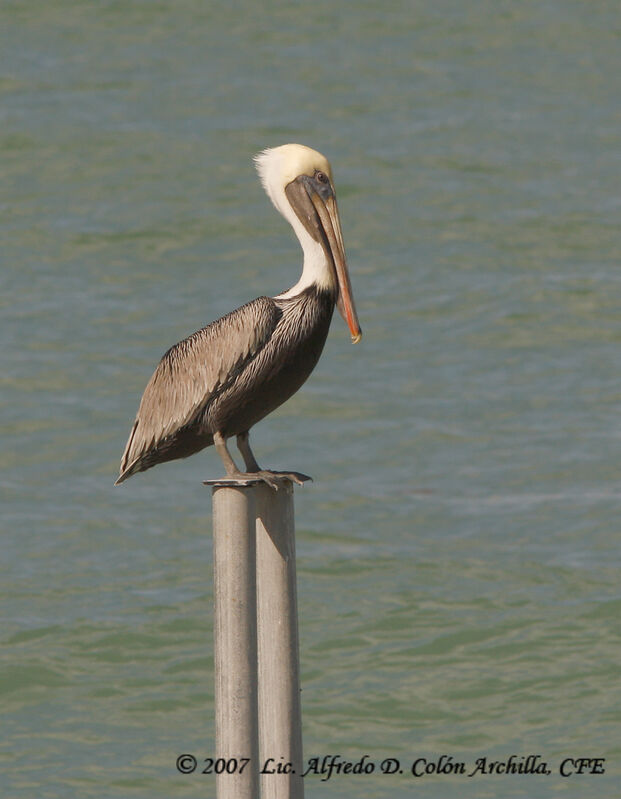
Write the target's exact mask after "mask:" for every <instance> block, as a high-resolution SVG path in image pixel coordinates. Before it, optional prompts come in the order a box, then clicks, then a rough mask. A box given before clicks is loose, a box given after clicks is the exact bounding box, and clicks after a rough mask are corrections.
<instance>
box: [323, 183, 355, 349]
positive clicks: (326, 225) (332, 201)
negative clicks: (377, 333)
mask: <svg viewBox="0 0 621 799" xmlns="http://www.w3.org/2000/svg"><path fill="white" fill-rule="evenodd" d="M310 200H311V202H312V204H313V207H314V208H315V211H316V212H317V216H318V217H319V220H320V222H321V226H322V228H323V231H324V233H325V236H326V239H327V242H328V246H329V247H330V255H331V256H332V261H333V262H334V268H335V270H336V279H337V283H338V288H339V294H338V298H337V301H336V306H337V308H338V309H339V311H340V313H341V316H342V317H343V319H344V320H345V321H346V322H347V326H348V327H349V332H350V333H351V340H352V342H353V343H354V344H357V343H358V342H359V341H360V339H361V338H362V329H361V327H360V322H359V321H358V314H357V312H356V306H355V304H354V295H353V292H352V289H351V282H350V280H349V270H348V268H347V259H346V258H345V244H344V243H343V233H342V232H341V221H340V219H339V211H338V208H337V205H336V198H335V197H334V196H331V197H328V198H327V199H326V200H325V201H324V200H323V199H322V198H321V197H320V196H319V195H318V194H317V193H316V192H312V194H311V195H310Z"/></svg>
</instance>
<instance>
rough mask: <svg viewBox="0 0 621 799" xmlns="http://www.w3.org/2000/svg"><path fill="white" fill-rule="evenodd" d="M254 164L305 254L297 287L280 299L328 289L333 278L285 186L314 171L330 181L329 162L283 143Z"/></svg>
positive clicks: (324, 158) (318, 245) (257, 159)
mask: <svg viewBox="0 0 621 799" xmlns="http://www.w3.org/2000/svg"><path fill="white" fill-rule="evenodd" d="M254 162H255V165H256V168H257V172H258V173H259V177H260V179H261V183H262V185H263V188H264V189H265V192H266V193H267V196H268V197H269V198H270V200H271V201H272V203H273V204H274V207H275V208H276V209H277V210H278V211H279V212H280V213H281V214H282V215H283V216H284V218H285V219H286V220H287V222H289V224H290V225H291V227H292V228H293V230H294V232H295V235H296V236H297V237H298V239H299V242H300V244H301V245H302V250H303V251H304V269H303V272H302V276H301V278H300V280H299V281H298V283H296V285H295V286H294V287H293V288H291V289H289V290H288V291H285V292H284V293H283V294H279V295H278V296H279V297H282V298H286V297H293V296H295V295H296V294H299V293H300V292H301V291H303V290H304V289H305V288H307V287H308V286H309V285H311V284H313V283H314V284H315V285H319V286H325V287H330V286H332V285H333V284H334V276H333V273H332V270H331V269H330V266H329V264H328V262H327V260H326V256H325V253H324V251H323V248H322V247H321V244H319V243H318V242H317V241H315V239H313V237H312V236H311V235H310V234H309V233H308V231H307V230H306V229H305V227H304V225H303V224H302V223H301V222H300V220H299V219H298V217H297V214H296V213H295V211H294V210H293V208H292V207H291V204H290V203H289V200H288V199H287V195H286V194H285V188H286V186H288V185H289V183H291V181H292V180H295V179H296V178H297V177H299V176H300V175H309V176H312V175H314V173H315V171H316V170H320V171H321V172H325V173H326V175H328V177H329V178H330V181H332V170H331V168H330V163H329V161H328V159H327V158H326V157H325V156H323V155H322V154H321V153H318V152H317V150H312V149H311V148H310V147H305V146H304V145H303V144H283V145H282V146H281V147H271V148H269V149H267V150H263V151H262V152H260V153H258V154H257V155H255V157H254Z"/></svg>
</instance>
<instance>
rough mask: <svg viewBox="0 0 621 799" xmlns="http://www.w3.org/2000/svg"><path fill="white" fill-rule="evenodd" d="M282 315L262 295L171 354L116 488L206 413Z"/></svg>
mask: <svg viewBox="0 0 621 799" xmlns="http://www.w3.org/2000/svg"><path fill="white" fill-rule="evenodd" d="M280 316H281V311H280V309H279V308H278V307H277V306H276V304H275V303H274V301H273V300H271V299H270V298H269V297H259V298H258V299H256V300H253V301H252V302H249V303H247V304H246V305H242V307H241V308H238V309H237V310H236V311H232V312H231V313H229V314H227V315H226V316H223V317H222V318H221V319H218V320H217V321H215V322H212V323H211V324H210V325H207V327H204V328H202V330H199V331H197V332H196V333H193V334H192V335H191V336H189V337H188V338H186V339H184V340H183V341H180V342H179V343H178V344H175V346H174V347H171V348H170V349H169V350H168V352H167V353H166V354H165V355H164V357H163V358H162V360H161V361H160V362H159V364H158V366H157V369H156V370H155V372H154V373H153V376H152V377H151V379H150V380H149V382H148V384H147V387H146V388H145V390H144V394H143V395H142V399H141V401H140V407H139V408H138V414H137V416H136V421H135V422H134V426H133V427H132V430H131V433H130V434H129V439H128V441H127V444H126V446H125V452H124V453H123V457H122V458H121V470H120V474H119V478H118V480H117V481H116V485H118V483H121V482H123V480H126V479H127V478H128V477H130V476H131V475H132V474H134V473H135V472H137V471H140V470H141V461H142V460H143V459H144V458H145V456H146V455H147V454H148V453H149V452H150V451H151V450H154V449H157V448H158V447H159V446H160V445H161V444H162V443H163V442H164V441H165V439H166V438H168V437H169V436H171V435H173V434H174V433H176V432H177V431H179V430H180V429H181V428H183V427H185V426H186V425H188V424H189V423H190V422H191V421H192V420H193V419H194V418H196V416H197V415H198V414H199V413H201V412H202V411H203V410H204V409H205V407H206V406H207V404H208V403H209V400H210V399H211V398H212V397H213V396H214V394H216V393H217V392H218V391H219V390H220V389H221V388H222V387H223V386H225V385H226V384H227V382H229V381H230V380H231V379H232V378H234V376H235V375H236V374H237V373H238V372H239V371H240V369H242V368H243V367H244V366H245V365H246V364H247V363H248V362H249V361H250V360H252V359H253V358H254V357H255V356H256V355H257V353H258V352H259V351H260V350H261V349H262V348H263V347H264V346H265V344H266V343H267V342H268V341H269V339H270V336H271V335H272V332H273V331H274V328H275V327H276V324H277V322H278V320H279V318H280ZM151 465H152V464H151ZM142 468H145V466H142ZM146 468H148V467H146Z"/></svg>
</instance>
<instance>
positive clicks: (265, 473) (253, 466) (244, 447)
mask: <svg viewBox="0 0 621 799" xmlns="http://www.w3.org/2000/svg"><path fill="white" fill-rule="evenodd" d="M237 448H238V449H239V451H240V452H241V455H242V458H243V459H244V463H245V464H246V469H248V472H249V473H250V474H256V475H259V476H261V477H262V479H263V480H265V482H266V483H269V484H270V485H273V481H274V478H276V480H277V479H278V478H280V479H281V480H283V479H284V480H291V481H292V482H294V483H297V484H298V485H303V484H304V482H305V481H306V480H312V479H313V478H312V477H309V476H308V475H307V474H302V473H301V472H275V471H273V470H272V469H269V470H268V469H262V468H261V467H260V466H259V464H258V463H257V459H256V458H255V457H254V453H253V451H252V450H251V449H250V433H249V432H248V430H245V431H244V432H243V433H239V435H238V436H237ZM274 487H276V486H274Z"/></svg>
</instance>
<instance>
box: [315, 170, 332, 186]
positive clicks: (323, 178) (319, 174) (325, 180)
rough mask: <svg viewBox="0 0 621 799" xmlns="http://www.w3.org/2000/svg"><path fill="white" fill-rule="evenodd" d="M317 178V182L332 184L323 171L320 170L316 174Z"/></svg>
mask: <svg viewBox="0 0 621 799" xmlns="http://www.w3.org/2000/svg"><path fill="white" fill-rule="evenodd" d="M315 178H316V179H317V180H318V181H319V182H320V183H329V182H330V181H329V180H328V176H327V175H326V173H325V172H321V171H319V170H317V172H315Z"/></svg>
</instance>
